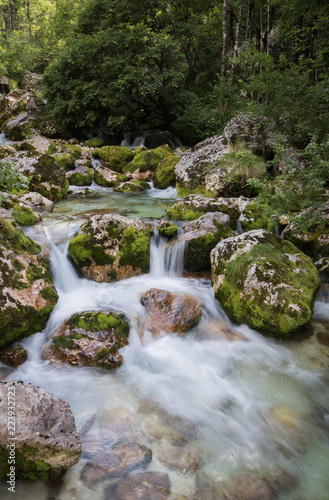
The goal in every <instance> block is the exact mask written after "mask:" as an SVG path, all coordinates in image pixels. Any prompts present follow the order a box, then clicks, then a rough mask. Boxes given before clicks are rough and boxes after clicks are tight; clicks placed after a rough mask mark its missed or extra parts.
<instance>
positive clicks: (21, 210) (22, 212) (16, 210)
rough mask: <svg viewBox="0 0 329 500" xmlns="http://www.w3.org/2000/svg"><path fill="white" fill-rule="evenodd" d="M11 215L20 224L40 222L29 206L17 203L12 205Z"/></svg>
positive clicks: (27, 224) (26, 224)
mask: <svg viewBox="0 0 329 500" xmlns="http://www.w3.org/2000/svg"><path fill="white" fill-rule="evenodd" d="M12 217H13V219H14V221H15V222H16V223H17V224H19V225H20V226H33V225H34V224H35V223H36V222H40V217H38V216H37V215H36V214H35V213H34V212H33V210H32V209H31V208H30V207H27V206H25V205H24V204H23V203H19V204H16V205H14V206H13V210H12Z"/></svg>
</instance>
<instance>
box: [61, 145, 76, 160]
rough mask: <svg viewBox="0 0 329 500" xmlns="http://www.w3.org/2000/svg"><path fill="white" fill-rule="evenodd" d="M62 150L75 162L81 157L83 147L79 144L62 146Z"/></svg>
mask: <svg viewBox="0 0 329 500" xmlns="http://www.w3.org/2000/svg"><path fill="white" fill-rule="evenodd" d="M60 149H61V151H62V152H63V153H65V154H68V155H70V156H73V158H74V159H75V160H78V159H79V158H80V157H81V146H79V145H78V144H62V145H61V148H60Z"/></svg>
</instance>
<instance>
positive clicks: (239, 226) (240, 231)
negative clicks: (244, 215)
mask: <svg viewBox="0 0 329 500" xmlns="http://www.w3.org/2000/svg"><path fill="white" fill-rule="evenodd" d="M236 231H237V233H238V234H243V233H244V230H243V227H242V224H241V221H240V220H238V221H237V223H236Z"/></svg>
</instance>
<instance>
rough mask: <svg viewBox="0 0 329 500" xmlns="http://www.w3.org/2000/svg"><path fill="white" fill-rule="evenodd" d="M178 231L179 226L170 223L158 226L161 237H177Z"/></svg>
mask: <svg viewBox="0 0 329 500" xmlns="http://www.w3.org/2000/svg"><path fill="white" fill-rule="evenodd" d="M178 230H179V229H178V226H176V224H173V223H172V222H169V221H163V222H161V223H160V224H159V225H158V231H159V234H160V236H164V237H166V238H172V237H173V236H176V234H177V233H178Z"/></svg>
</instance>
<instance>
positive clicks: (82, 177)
mask: <svg viewBox="0 0 329 500" xmlns="http://www.w3.org/2000/svg"><path fill="white" fill-rule="evenodd" d="M68 181H69V184H70V185H74V186H91V184H92V182H93V171H92V169H90V168H88V169H87V170H85V172H74V173H72V174H70V175H69V176H68Z"/></svg>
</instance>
